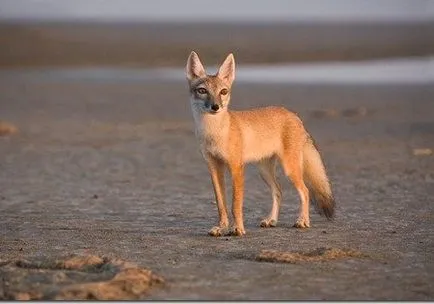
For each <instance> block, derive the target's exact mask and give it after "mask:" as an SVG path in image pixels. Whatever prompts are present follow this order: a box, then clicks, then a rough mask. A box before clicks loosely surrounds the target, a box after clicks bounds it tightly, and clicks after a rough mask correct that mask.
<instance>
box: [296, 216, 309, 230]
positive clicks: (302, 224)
mask: <svg viewBox="0 0 434 304" xmlns="http://www.w3.org/2000/svg"><path fill="white" fill-rule="evenodd" d="M293 227H295V228H309V227H310V223H309V220H306V219H304V218H299V219H298V220H297V221H296V222H295V224H294V226H293Z"/></svg>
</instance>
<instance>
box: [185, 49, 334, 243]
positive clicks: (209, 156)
mask: <svg viewBox="0 0 434 304" xmlns="http://www.w3.org/2000/svg"><path fill="white" fill-rule="evenodd" d="M186 74H187V80H188V84H189V87H190V103H191V109H192V112H193V117H194V122H195V128H196V136H197V138H198V140H199V143H200V148H201V152H202V154H203V156H204V158H205V160H206V162H207V164H208V169H209V173H210V175H211V180H212V184H213V187H214V195H215V198H216V202H217V207H218V212H219V218H220V220H219V223H218V226H216V227H213V228H212V229H211V230H210V231H209V234H210V235H212V236H221V235H227V234H230V235H238V236H242V235H244V234H245V233H246V231H245V229H244V222H243V192H244V165H245V164H246V163H251V162H253V163H256V164H257V166H258V167H259V171H260V174H261V177H262V179H263V180H264V181H265V183H266V184H267V185H268V187H269V188H270V189H271V195H272V199H273V204H272V207H271V211H270V214H269V215H268V216H267V217H266V218H265V219H263V220H262V221H261V223H260V225H261V227H274V226H276V224H277V220H278V216H279V209H280V201H281V197H282V191H281V188H280V185H279V183H278V182H277V180H276V176H275V169H276V162H277V161H279V162H280V163H281V165H282V167H283V170H284V173H285V174H286V175H287V176H288V177H289V179H290V180H291V181H292V182H293V184H294V186H295V188H296V189H297V191H298V194H299V195H300V199H301V204H300V211H299V215H298V219H297V221H296V222H295V224H294V226H295V227H297V228H308V227H309V226H310V222H309V198H311V199H312V201H314V202H315V203H316V206H317V209H318V211H319V212H320V214H322V215H324V216H326V217H327V218H328V219H331V218H332V217H333V214H334V208H335V202H334V198H333V194H332V190H331V187H330V183H329V180H328V178H327V174H326V171H325V168H324V165H323V162H322V160H321V156H320V154H319V152H318V150H317V149H316V147H315V145H314V142H313V139H312V138H311V136H310V135H309V133H308V132H307V131H306V130H305V128H304V126H303V123H302V121H301V120H300V118H299V117H298V116H297V115H296V114H295V113H293V112H290V111H288V110H286V109H285V108H283V107H263V108H257V109H251V110H247V111H229V109H228V106H229V101H230V98H231V87H232V83H233V81H234V79H235V59H234V56H233V55H232V54H229V55H228V56H227V58H226V59H225V61H224V62H223V64H222V65H221V66H220V68H219V70H218V72H217V74H215V75H207V74H206V72H205V69H204V67H203V65H202V63H201V62H200V59H199V56H198V55H197V54H196V53H195V52H191V54H190V56H189V57H188V60H187V66H186ZM225 168H227V169H228V171H229V172H230V174H231V176H232V189H233V194H232V215H233V217H234V224H233V226H232V228H231V229H229V219H228V212H227V209H226V196H225V185H224V174H225Z"/></svg>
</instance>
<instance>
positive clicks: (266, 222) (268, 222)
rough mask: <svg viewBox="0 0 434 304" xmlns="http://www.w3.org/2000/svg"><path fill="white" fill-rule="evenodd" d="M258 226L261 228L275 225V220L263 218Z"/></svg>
mask: <svg viewBox="0 0 434 304" xmlns="http://www.w3.org/2000/svg"><path fill="white" fill-rule="evenodd" d="M260 226H261V227H262V228H269V227H276V226H277V220H275V219H270V218H265V219H263V220H262V221H261V224H260Z"/></svg>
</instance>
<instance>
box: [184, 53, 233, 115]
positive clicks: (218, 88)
mask: <svg viewBox="0 0 434 304" xmlns="http://www.w3.org/2000/svg"><path fill="white" fill-rule="evenodd" d="M186 74H187V80H188V84H189V86H190V101H191V107H192V109H193V110H194V111H199V112H201V113H204V114H217V113H221V112H224V111H227V107H228V105H229V101H230V98H231V87H232V83H233V81H234V79H235V59H234V55H233V54H232V53H231V54H229V55H228V56H227V57H226V59H225V61H224V62H223V63H222V65H221V66H220V68H219V69H218V72H217V74H215V75H207V73H206V71H205V69H204V67H203V65H202V63H201V62H200V59H199V56H198V55H197V54H196V53H195V52H191V54H190V56H189V57H188V60H187V66H186Z"/></svg>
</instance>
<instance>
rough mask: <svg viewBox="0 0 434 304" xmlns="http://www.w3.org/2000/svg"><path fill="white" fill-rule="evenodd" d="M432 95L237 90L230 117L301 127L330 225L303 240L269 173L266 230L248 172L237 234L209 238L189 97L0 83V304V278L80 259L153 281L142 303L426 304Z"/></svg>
mask: <svg viewBox="0 0 434 304" xmlns="http://www.w3.org/2000/svg"><path fill="white" fill-rule="evenodd" d="M184 51H186V50H184V49H183V50H182V52H181V53H182V54H184ZM187 53H188V52H187ZM179 56H181V55H179ZM182 56H184V55H182ZM209 58H211V57H209ZM208 60H209V59H207V62H208ZM219 60H220V59H219ZM3 75H4V74H3ZM433 94H434V89H433V88H432V86H431V87H430V86H428V85H426V86H424V85H419V86H405V85H401V86H392V85H389V86H380V85H377V86H367V85H365V86H364V85H359V86H338V85H336V86H331V85H330V86H321V85H312V86H303V85H297V86H295V85H292V86H291V85H237V84H236V85H235V88H234V93H233V102H232V104H233V108H234V109H245V108H250V107H255V106H260V105H270V104H274V105H275V104H280V105H284V106H286V107H288V108H289V109H292V110H294V111H296V112H298V113H299V114H300V116H301V117H302V119H303V120H304V122H305V125H306V127H307V129H308V130H309V131H310V132H311V134H312V135H313V137H314V138H315V139H316V142H317V144H318V146H319V147H320V150H321V152H322V155H323V158H324V160H325V163H326V165H327V167H328V171H329V175H330V178H331V180H332V183H333V187H334V191H335V196H336V201H337V212H336V219H335V220H334V221H332V222H329V221H327V220H326V219H324V218H322V217H320V216H319V215H317V214H315V212H314V210H313V209H312V213H311V224H312V227H311V228H310V229H306V230H298V229H295V228H292V224H293V223H294V221H295V219H296V216H297V210H298V196H297V194H296V191H295V190H294V189H293V187H292V185H290V183H289V182H287V181H286V179H285V178H284V176H283V175H282V174H281V171H279V176H280V181H281V183H282V186H283V191H284V198H283V203H282V208H281V217H280V222H279V223H278V226H277V227H276V228H270V229H264V228H260V227H259V223H260V220H261V219H262V218H263V217H264V216H265V215H266V214H267V213H268V211H269V208H270V207H271V199H270V194H269V191H268V189H266V187H265V185H264V184H263V182H262V180H261V179H260V177H259V175H258V173H257V171H256V169H255V168H254V167H250V166H249V167H248V168H247V172H246V195H245V209H244V212H245V226H246V229H247V235H246V236H245V237H243V238H237V237H221V238H213V237H209V236H208V235H207V231H208V230H209V229H210V228H211V227H212V226H214V224H215V223H216V222H217V209H216V206H215V204H213V203H212V201H213V194H212V187H211V183H210V179H209V176H208V173H207V169H206V165H205V163H204V161H203V160H202V157H201V155H200V153H199V149H198V146H197V143H196V140H195V137H194V133H193V123H192V117H191V113H190V109H189V104H188V100H187V99H188V94H187V90H186V84H185V83H183V82H179V83H178V82H146V83H138V82H135V83H128V82H122V83H120V82H84V81H79V80H75V81H69V82H68V81H64V80H58V81H54V80H50V81H43V80H41V81H28V80H19V79H17V78H14V79H12V78H9V77H7V76H4V77H3V78H1V79H0V120H2V121H4V122H6V123H12V124H14V125H15V126H16V127H17V128H18V130H19V131H18V132H17V133H15V134H12V135H10V136H7V134H4V136H1V137H0V185H1V187H0V258H1V259H0V274H1V276H2V278H3V284H2V285H1V286H0V287H1V288H0V297H7V295H8V291H10V288H11V287H10V285H8V284H9V283H10V282H12V281H7V280H9V279H10V277H11V273H10V268H8V269H9V270H7V269H6V268H5V267H9V266H10V265H22V263H21V262H20V263H18V264H17V261H23V260H26V261H27V260H31V259H37V258H40V257H43V258H45V259H52V260H55V259H57V258H58V257H59V256H64V255H65V254H78V255H95V256H99V257H104V258H105V259H122V260H125V261H129V262H131V263H134V264H137V265H138V266H139V267H143V268H145V269H150V270H152V271H153V273H155V274H157V275H158V276H161V277H163V278H164V282H165V283H164V284H163V285H162V286H158V287H156V288H152V289H151V290H150V293H146V294H142V295H140V296H139V297H146V298H147V299H221V300H223V299H232V300H235V299H256V300H259V299H260V300H265V299H267V300H271V299H286V300H289V299H298V300H306V299H312V300H313V299H327V300H343V299H344V300H355V299H358V300H369V299H376V300H386V299H393V300H433V299H434V263H433V257H434V254H433V252H434V238H433V231H434V204H433V199H432V198H433V195H434V162H433V157H434V156H433V155H432V154H430V151H432V149H434V146H433V145H434V104H433V102H432V97H433ZM5 133H7V132H5ZM414 149H419V150H414ZM430 149H431V150H430ZM229 190H230V189H229ZM11 263H12V264H11ZM8 265H9V266H8ZM17 267H18V266H17ZM8 271H9V272H8ZM16 271H17V273H19V272H20V271H21V270H16ZM62 271H64V272H65V271H67V270H64V269H63V270H62ZM46 272H48V270H44V269H39V272H38V273H39V274H41V276H42V277H41V276H36V278H34V277H31V278H34V280H36V281H33V283H35V282H36V283H37V282H38V281H37V280H42V281H44V280H45V281H44V282H48V281H49V280H48V279H44V277H43V275H44V273H46ZM6 274H8V277H7V278H8V279H5V277H6ZM63 275H66V276H68V277H70V276H71V274H70V273H68V272H66V274H65V273H64V274H63ZM113 275H114V274H113ZM77 277H78V278H80V277H83V274H80V275H77ZM85 277H86V276H85ZM109 279H110V278H109ZM10 280H12V279H10ZM47 280H48V281H47ZM87 280H90V279H89V278H88V277H87ZM23 288H24V289H25V285H24V287H23Z"/></svg>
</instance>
